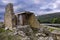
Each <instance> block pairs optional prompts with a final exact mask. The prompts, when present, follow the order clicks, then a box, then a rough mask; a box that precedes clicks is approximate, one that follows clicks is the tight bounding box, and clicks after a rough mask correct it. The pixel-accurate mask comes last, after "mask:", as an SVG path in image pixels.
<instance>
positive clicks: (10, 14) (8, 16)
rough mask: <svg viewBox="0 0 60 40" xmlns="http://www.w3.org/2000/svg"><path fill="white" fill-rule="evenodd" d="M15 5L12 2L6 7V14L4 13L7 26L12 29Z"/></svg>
mask: <svg viewBox="0 0 60 40" xmlns="http://www.w3.org/2000/svg"><path fill="white" fill-rule="evenodd" d="M13 15H14V12H13V5H12V4H11V3H9V4H8V5H7V6H6V8H5V15H4V17H5V18H4V24H5V27H7V28H9V29H12V27H13V18H14V17H13Z"/></svg>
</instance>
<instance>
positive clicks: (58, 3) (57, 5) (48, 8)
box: [0, 0, 60, 21]
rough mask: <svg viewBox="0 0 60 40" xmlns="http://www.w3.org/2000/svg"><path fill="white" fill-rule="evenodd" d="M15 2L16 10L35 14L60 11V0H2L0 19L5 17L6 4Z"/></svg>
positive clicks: (0, 0)
mask: <svg viewBox="0 0 60 40" xmlns="http://www.w3.org/2000/svg"><path fill="white" fill-rule="evenodd" d="M8 3H13V5H14V12H15V13H17V12H21V11H31V12H34V13H35V15H43V14H48V13H49V12H59V11H60V0H0V21H3V19H4V13H5V6H6V5H7V4H8Z"/></svg>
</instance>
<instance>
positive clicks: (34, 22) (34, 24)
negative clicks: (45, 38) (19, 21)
mask: <svg viewBox="0 0 60 40" xmlns="http://www.w3.org/2000/svg"><path fill="white" fill-rule="evenodd" d="M28 22H29V25H30V26H31V27H34V28H39V27H40V23H39V22H38V20H37V18H36V17H35V15H34V14H31V15H30V16H29V18H28Z"/></svg>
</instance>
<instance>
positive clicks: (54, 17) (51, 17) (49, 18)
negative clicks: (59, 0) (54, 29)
mask: <svg viewBox="0 0 60 40" xmlns="http://www.w3.org/2000/svg"><path fill="white" fill-rule="evenodd" d="M37 18H38V21H39V22H40V23H60V12H57V13H51V14H46V15H40V16H37Z"/></svg>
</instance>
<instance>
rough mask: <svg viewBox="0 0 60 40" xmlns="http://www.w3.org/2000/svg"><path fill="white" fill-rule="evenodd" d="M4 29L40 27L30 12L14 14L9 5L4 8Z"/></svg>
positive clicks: (11, 6)
mask: <svg viewBox="0 0 60 40" xmlns="http://www.w3.org/2000/svg"><path fill="white" fill-rule="evenodd" d="M4 17H5V18H4V25H5V27H7V28H9V29H12V28H13V27H17V26H24V25H30V26H31V27H34V28H38V27H39V26H40V24H39V22H38V21H37V19H36V17H35V15H34V13H32V12H22V13H14V11H13V5H12V4H11V3H9V4H8V5H7V6H6V8H5V16H4Z"/></svg>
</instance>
